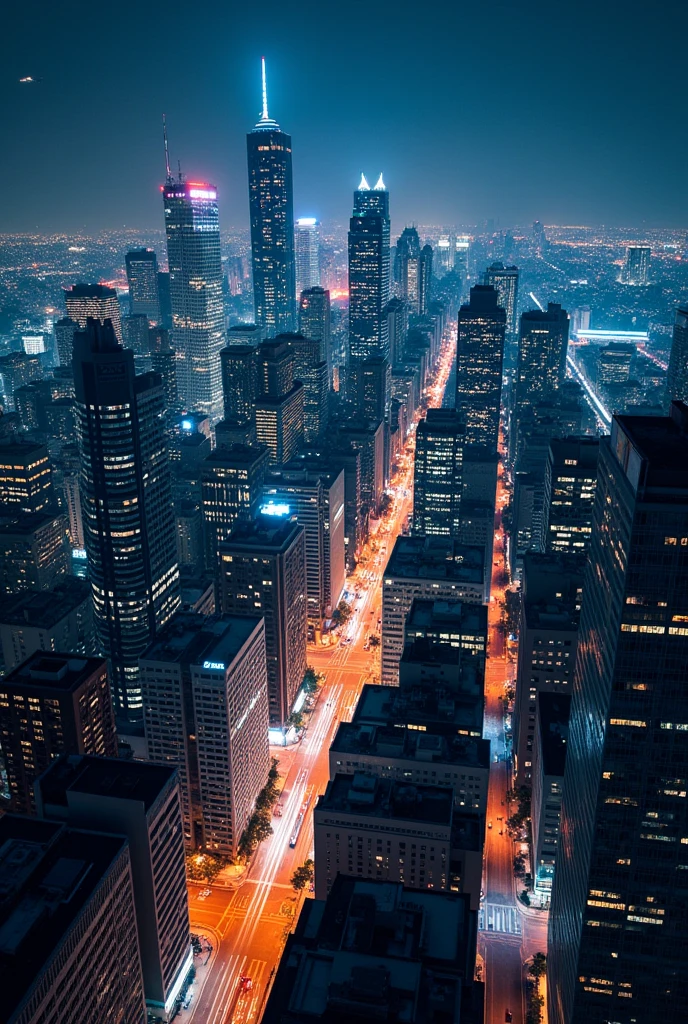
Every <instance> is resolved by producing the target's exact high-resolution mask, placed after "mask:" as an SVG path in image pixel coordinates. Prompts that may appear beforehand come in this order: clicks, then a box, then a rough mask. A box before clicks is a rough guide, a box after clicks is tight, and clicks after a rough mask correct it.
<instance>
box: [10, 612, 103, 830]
mask: <svg viewBox="0 0 688 1024" xmlns="http://www.w3.org/2000/svg"><path fill="white" fill-rule="evenodd" d="M56 599H57V598H56ZM0 695H1V696H0V735H2V757H3V761H4V767H5V771H6V772H7V785H8V788H9V793H10V809H11V810H13V811H17V812H19V813H21V814H33V813H35V808H36V803H35V798H34V783H35V781H36V779H37V778H38V777H39V775H41V774H42V773H43V772H44V771H45V770H46V769H47V767H48V766H49V764H50V763H51V761H53V760H54V758H56V757H58V756H59V755H60V754H97V755H99V756H100V757H116V756H117V736H116V734H115V719H114V715H113V711H112V699H111V697H110V683H109V681H108V669H107V662H106V661H105V660H104V659H103V658H84V657H83V656H79V655H76V654H55V653H54V652H53V651H40V650H38V651H34V652H33V653H32V654H31V655H30V656H29V657H28V659H27V660H26V661H24V662H23V663H22V664H21V665H19V666H18V667H17V668H15V669H14V671H12V672H10V673H9V675H7V676H5V678H4V679H3V680H1V681H0Z"/></svg>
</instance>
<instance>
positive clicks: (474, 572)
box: [385, 536, 484, 584]
mask: <svg viewBox="0 0 688 1024" xmlns="http://www.w3.org/2000/svg"><path fill="white" fill-rule="evenodd" d="M483 567H484V552H483V549H482V548H479V547H472V546H469V545H465V544H460V543H459V542H458V541H457V540H455V539H454V538H453V537H403V536H402V537H397V539H396V543H395V545H394V548H393V550H392V554H391V555H390V557H389V561H388V563H387V567H386V569H385V579H389V578H397V579H399V578H409V579H419V578H420V579H437V580H450V581H451V580H456V582H457V583H478V584H482V582H483Z"/></svg>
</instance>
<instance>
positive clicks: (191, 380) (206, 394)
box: [162, 176, 225, 421]
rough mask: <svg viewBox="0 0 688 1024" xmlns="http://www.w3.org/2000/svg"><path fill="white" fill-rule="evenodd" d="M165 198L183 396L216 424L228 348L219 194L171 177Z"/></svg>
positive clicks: (212, 188)
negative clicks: (223, 354)
mask: <svg viewBox="0 0 688 1024" xmlns="http://www.w3.org/2000/svg"><path fill="white" fill-rule="evenodd" d="M162 195H163V202H164V209H165V231H166V233H167V262H168V264H169V267H170V303H171V308H172V342H173V344H174V347H175V349H176V352H177V360H178V363H177V376H178V383H179V393H180V396H181V399H182V402H183V404H184V406H185V407H186V409H187V410H188V411H195V412H201V413H204V414H205V415H206V416H210V418H211V419H212V420H213V421H215V420H219V419H221V418H222V376H221V373H220V349H221V348H222V347H223V346H224V344H225V340H224V308H223V304H222V261H221V257H220V221H219V214H218V203H217V189H216V188H215V186H214V185H210V184H208V183H207V182H204V181H187V180H186V179H185V178H183V177H182V176H180V178H179V180H177V181H174V179H173V178H171V177H168V178H167V180H166V182H165V184H164V186H163V190H162Z"/></svg>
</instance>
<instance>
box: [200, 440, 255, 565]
mask: <svg viewBox="0 0 688 1024" xmlns="http://www.w3.org/2000/svg"><path fill="white" fill-rule="evenodd" d="M268 461H269V457H268V450H267V448H263V447H258V446H257V445H245V444H234V445H232V446H231V447H229V448H215V450H214V451H212V452H211V453H210V455H208V457H207V458H206V459H205V460H204V461H203V463H202V466H201V500H202V506H201V507H202V512H203V532H204V535H205V543H206V551H205V564H206V568H207V569H208V570H209V571H210V572H212V573H213V575H215V573H216V572H217V569H218V552H219V547H220V544H222V543H223V542H224V541H226V540H227V539H228V537H229V535H230V533H231V532H232V527H233V526H234V524H235V523H236V522H238V521H240V520H251V519H253V518H254V516H255V515H256V514H257V512H258V508H259V505H260V502H261V498H262V493H263V482H264V480H265V473H266V471H267V467H268Z"/></svg>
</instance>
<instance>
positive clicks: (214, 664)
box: [203, 661, 225, 672]
mask: <svg viewBox="0 0 688 1024" xmlns="http://www.w3.org/2000/svg"><path fill="white" fill-rule="evenodd" d="M203 668H211V669H217V670H219V671H220V672H224V670H225V666H224V664H223V662H221V661H204V662H203Z"/></svg>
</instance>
